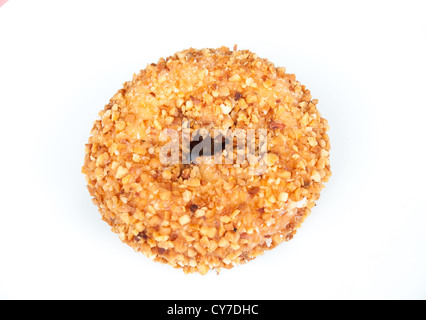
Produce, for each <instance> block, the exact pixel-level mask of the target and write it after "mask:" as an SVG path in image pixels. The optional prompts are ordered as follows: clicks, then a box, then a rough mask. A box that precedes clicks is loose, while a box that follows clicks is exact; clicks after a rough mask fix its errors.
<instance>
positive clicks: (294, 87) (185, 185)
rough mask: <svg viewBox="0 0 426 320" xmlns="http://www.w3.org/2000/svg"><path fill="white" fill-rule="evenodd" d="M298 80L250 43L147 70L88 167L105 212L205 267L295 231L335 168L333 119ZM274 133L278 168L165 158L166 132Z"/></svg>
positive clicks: (135, 239)
mask: <svg viewBox="0 0 426 320" xmlns="http://www.w3.org/2000/svg"><path fill="white" fill-rule="evenodd" d="M316 104H317V101H316V100H312V98H311V95H310V92H309V90H307V89H306V88H305V86H303V85H301V84H300V83H299V82H298V81H296V79H295V76H294V75H292V74H287V73H285V69H284V68H275V67H274V65H273V64H272V63H270V62H268V61H267V60H264V59H260V58H259V57H257V55H256V54H253V53H251V52H249V51H237V50H234V51H230V50H229V49H228V48H225V47H223V48H220V49H204V50H195V49H189V50H186V51H182V52H179V53H177V54H175V55H174V56H173V57H169V58H167V59H161V60H160V61H159V62H158V63H157V64H152V65H149V66H148V67H147V68H146V69H145V70H143V71H141V72H140V73H139V74H138V75H135V76H134V78H133V80H132V81H131V82H127V83H125V85H124V88H123V89H121V90H120V91H118V93H117V94H116V95H115V96H114V97H113V98H112V99H111V101H110V103H109V104H108V105H107V106H106V107H105V109H104V110H103V111H101V112H100V116H101V120H98V121H96V122H95V124H94V127H93V130H92V136H91V137H90V139H89V143H88V144H87V145H86V157H85V164H84V167H83V173H84V174H86V176H87V183H88V189H89V191H90V194H91V195H92V196H93V201H94V203H95V204H96V205H97V206H98V207H99V210H100V212H101V214H102V217H103V219H104V220H105V221H106V222H107V223H108V224H110V225H111V227H112V230H113V231H114V232H116V233H118V234H119V236H120V239H121V240H122V241H124V242H126V243H127V244H129V245H130V246H132V247H133V248H134V249H135V250H136V251H141V252H143V253H144V254H145V255H147V256H148V257H150V258H152V259H153V260H155V261H159V262H164V263H169V264H170V265H172V266H173V267H176V268H183V269H184V271H185V272H200V273H202V274H205V273H207V272H208V270H210V269H217V270H219V269H220V268H231V267H233V266H234V265H235V264H240V263H245V262H247V261H249V260H251V259H254V258H255V257H256V256H258V255H260V254H262V253H263V252H264V251H265V250H267V249H271V248H273V247H275V246H276V245H278V244H280V243H281V242H283V241H285V240H289V239H291V238H292V237H293V235H294V234H295V232H296V229H297V228H298V227H299V226H300V224H301V223H302V222H303V220H304V219H305V217H306V216H307V215H308V214H309V213H310V210H311V209H312V207H313V206H314V205H315V204H314V201H316V200H317V199H318V198H319V193H320V190H321V189H322V188H323V183H324V182H327V181H328V179H329V177H330V175H331V172H330V163H329V156H328V155H329V152H328V151H329V149H330V144H329V139H328V136H327V133H326V132H327V130H328V125H327V121H326V120H325V119H323V118H321V116H320V114H319V112H318V110H317V108H316ZM188 120H190V121H191V131H193V130H196V129H197V128H201V127H207V128H209V129H211V128H230V129H235V128H240V129H247V128H251V129H267V130H268V157H267V162H268V171H267V172H266V173H264V174H263V175H261V176H256V175H252V174H250V173H249V168H248V164H247V161H246V162H245V163H243V164H241V165H235V164H229V165H228V164H222V165H214V164H198V165H195V164H191V165H185V164H179V165H170V166H166V165H163V164H162V163H161V161H160V160H159V153H160V148H161V147H162V146H164V144H165V143H166V142H164V141H162V140H161V139H160V138H159V136H160V132H161V131H162V130H163V129H165V128H170V129H175V130H181V129H180V128H181V127H182V123H183V122H185V121H188Z"/></svg>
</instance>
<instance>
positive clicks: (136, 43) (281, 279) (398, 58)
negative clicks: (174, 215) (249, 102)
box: [0, 0, 426, 299]
mask: <svg viewBox="0 0 426 320" xmlns="http://www.w3.org/2000/svg"><path fill="white" fill-rule="evenodd" d="M425 13H426V2H425V1H409V0H407V1H372V0H370V1H294V0H293V1H266V0H262V1H249V0H245V1H235V0H233V1H230V0H228V1H164V0H163V1H123V0H120V1H105V0H102V1H91V0H80V1H77V0H74V1H58V0H55V1H46V0H38V1H34V0H30V1H24V0H10V1H9V2H8V3H6V4H5V5H4V6H3V7H1V8H0V115H1V118H0V121H1V126H0V141H1V142H0V146H1V149H0V150H1V151H0V169H1V175H0V188H1V190H0V201H1V207H0V298H6V299H15V298H39V299H48V298H49V299H50V298H57V299H65V298H71V299H91V298H96V299H104V298H105V299H106V298H108V299H110V298H117V299H177V298H179V299H197V298H199V299H208V298H209V299H219V298H220V299H399V298H402V299H408V298H414V299H424V298H426V209H425V202H426V201H425V198H426V197H425V194H426V187H425V185H426V180H425V179H426V167H425V155H426V153H425V148H426V136H425V122H426V111H425V110H426V100H425V97H424V93H425V90H426V63H425V57H426V20H425V18H424V17H425ZM234 44H238V46H239V48H241V49H250V50H252V51H254V52H256V53H257V54H258V55H259V56H261V57H265V58H268V59H269V60H271V61H272V62H274V63H275V64H276V65H277V66H285V67H287V70H288V72H291V73H295V74H296V76H297V78H298V80H300V81H301V82H302V83H303V84H305V85H306V86H307V87H308V88H309V89H310V90H311V92H312V95H313V97H314V98H317V99H319V101H320V103H319V109H320V112H321V113H322V115H323V116H324V117H325V118H327V119H328V120H329V123H330V126H331V131H330V138H331V143H332V152H331V163H332V171H333V176H332V178H331V180H330V182H329V183H328V184H327V186H326V188H325V189H324V192H323V193H322V196H321V199H320V201H319V203H318V206H317V207H315V208H314V210H313V213H312V215H311V216H310V217H309V218H308V219H307V221H306V222H305V224H304V225H303V226H302V228H301V229H300V230H299V232H298V234H297V235H296V237H295V238H294V239H293V240H292V241H290V242H288V243H285V244H283V245H281V246H280V247H278V248H276V249H274V250H272V251H270V252H267V253H266V254H265V255H264V256H262V257H260V258H258V259H256V260H254V261H252V262H250V263H248V264H246V265H243V266H239V267H237V268H234V269H232V270H230V271H228V270H224V271H223V272H222V273H221V274H220V275H219V276H217V275H216V274H215V273H213V272H212V273H210V274H208V275H207V276H204V277H203V276H200V275H184V274H183V272H182V271H180V270H175V269H173V268H171V267H170V266H167V265H162V264H158V263H154V262H152V261H150V260H149V259H147V258H146V257H145V256H143V255H142V254H137V253H135V252H134V251H133V250H132V249H131V248H130V247H127V246H126V245H124V244H122V243H121V242H120V240H119V239H118V237H117V236H116V235H115V234H113V233H112V232H110V230H109V227H108V226H107V224H106V223H104V222H103V221H101V218H100V214H99V213H98V212H97V209H96V207H95V206H94V205H93V204H92V203H91V200H90V197H89V194H88V192H87V190H86V188H85V179H84V176H83V175H82V174H81V173H80V169H81V166H82V164H83V158H84V155H83V153H84V144H85V143H86V141H87V139H88V137H89V132H90V129H91V126H92V123H93V121H94V120H95V118H96V117H97V113H98V111H100V110H101V109H102V108H103V106H104V105H105V104H107V103H108V100H109V98H110V97H111V96H112V95H113V94H114V93H115V92H116V91H117V90H118V89H119V88H121V85H122V84H123V83H124V82H125V81H127V80H130V79H131V78H132V75H133V73H134V72H136V73H137V72H139V70H140V69H143V68H145V66H146V65H147V64H148V63H152V62H156V61H157V60H158V59H159V58H160V57H167V56H169V55H172V54H173V53H174V52H176V51H179V50H182V49H186V48H189V47H195V48H205V47H219V46H222V45H226V46H230V47H232V46H233V45H234Z"/></svg>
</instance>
